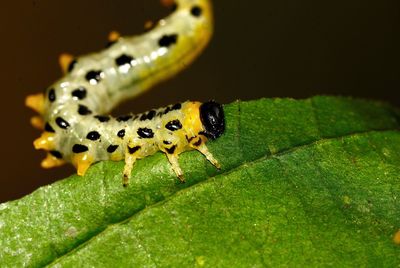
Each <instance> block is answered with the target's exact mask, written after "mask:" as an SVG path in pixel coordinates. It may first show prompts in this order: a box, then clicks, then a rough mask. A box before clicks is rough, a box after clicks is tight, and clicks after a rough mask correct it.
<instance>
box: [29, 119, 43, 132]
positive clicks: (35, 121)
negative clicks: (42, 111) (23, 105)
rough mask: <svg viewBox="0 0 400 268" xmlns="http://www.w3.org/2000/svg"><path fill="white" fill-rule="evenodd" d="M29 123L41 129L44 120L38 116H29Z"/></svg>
mask: <svg viewBox="0 0 400 268" xmlns="http://www.w3.org/2000/svg"><path fill="white" fill-rule="evenodd" d="M31 125H32V126H33V127H34V128H36V129H39V130H43V129H44V121H43V119H42V118H41V117H40V116H33V117H32V118H31Z"/></svg>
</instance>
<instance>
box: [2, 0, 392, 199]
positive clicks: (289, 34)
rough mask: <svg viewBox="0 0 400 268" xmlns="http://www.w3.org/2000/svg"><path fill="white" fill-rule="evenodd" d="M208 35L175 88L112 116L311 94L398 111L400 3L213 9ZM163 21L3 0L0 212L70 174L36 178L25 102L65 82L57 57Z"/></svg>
mask: <svg viewBox="0 0 400 268" xmlns="http://www.w3.org/2000/svg"><path fill="white" fill-rule="evenodd" d="M213 2H214V11H215V20H216V26H215V27H216V29H215V35H214V37H213V39H212V41H211V44H210V46H209V47H208V48H207V50H206V51H205V52H204V53H203V55H202V56H201V57H200V58H199V59H198V60H197V61H195V63H194V64H193V65H192V66H191V67H190V68H189V69H187V70H186V71H184V72H183V73H181V74H180V75H178V76H177V77H176V78H174V79H172V80H170V81H168V82H166V83H163V84H161V85H158V86H157V87H155V88H154V89H153V90H151V91H149V92H147V93H146V94H144V95H142V96H140V97H139V98H137V99H135V100H131V101H129V102H127V103H124V104H123V105H122V106H120V107H118V108H117V109H116V111H115V113H122V112H129V111H133V112H141V111H144V110H148V109H150V108H152V107H159V106H164V105H167V104H170V103H175V102H177V101H184V100H187V99H191V100H201V101H204V100H208V99H217V100H218V101H220V102H222V103H229V102H232V101H234V100H236V99H242V100H249V99H256V98H260V97H294V98H305V97H309V96H312V95H316V94H329V95H346V96H356V97H362V98H368V99H378V100H384V101H388V102H391V103H393V104H394V105H397V106H400V98H399V95H400V93H399V92H400V76H399V71H400V68H399V66H400V65H399V64H400V53H399V49H400V38H399V36H400V30H399V26H400V23H399V22H400V14H399V13H400V2H399V1H398V0H392V1H389V0H380V1H366V0H347V1H320V0H315V1H308V0H302V1H298V0H275V1H268V0H262V1H261V0H259V1H239V0H230V1H221V0H215V1H213ZM166 14H168V11H167V10H166V9H164V8H163V7H161V6H160V5H159V3H158V1H157V0H151V1H149V0H130V1H116V0H113V1H110V0H108V1H105V0H85V1H82V0H68V1H65V0H63V1H54V0H36V1H27V0H20V1H4V2H3V3H2V5H1V9H0V25H1V26H0V31H1V32H0V34H1V42H0V51H1V52H2V57H1V63H0V74H1V76H0V77H1V93H2V98H1V100H2V102H1V105H0V109H1V115H2V131H1V142H2V144H1V156H0V157H1V161H0V163H1V175H0V177H1V179H0V202H2V201H6V200H11V199H15V198H19V197H21V196H23V195H26V194H28V193H30V192H32V191H33V190H35V189H37V188H38V187H39V186H41V185H46V184H49V183H51V182H53V181H55V180H57V179H61V178H64V177H67V176H69V175H70V174H72V173H73V172H74V169H73V168H72V167H71V166H65V167H62V168H57V169H52V170H43V169H41V168H40V161H41V159H42V158H43V157H44V155H45V154H44V153H43V152H38V151H35V150H34V149H33V146H32V141H33V139H34V138H36V137H38V136H39V132H38V131H36V130H35V129H33V128H32V127H31V126H30V124H29V118H30V117H31V116H32V115H34V113H33V112H31V111H30V110H29V109H27V108H25V107H24V99H25V97H26V96H27V95H28V94H32V93H37V92H40V91H43V90H44V89H45V88H46V87H47V86H48V85H50V84H51V83H52V82H54V81H55V80H56V79H58V78H59V77H60V76H61V71H60V69H59V66H58V55H59V54H60V53H61V52H69V53H72V54H74V55H80V54H86V53H89V52H92V51H96V50H100V49H102V48H103V47H104V44H105V43H106V37H107V34H108V32H109V31H111V30H118V31H120V32H121V33H122V34H123V35H132V34H138V33H141V32H142V30H143V24H144V22H145V21H146V20H148V19H159V18H162V17H163V16H165V15H166Z"/></svg>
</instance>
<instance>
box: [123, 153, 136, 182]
mask: <svg viewBox="0 0 400 268" xmlns="http://www.w3.org/2000/svg"><path fill="white" fill-rule="evenodd" d="M135 162H136V157H134V156H133V155H131V154H129V153H128V154H126V156H125V167H124V176H123V181H122V185H123V186H124V187H126V186H128V184H129V178H130V177H131V172H132V168H133V165H134V164H135Z"/></svg>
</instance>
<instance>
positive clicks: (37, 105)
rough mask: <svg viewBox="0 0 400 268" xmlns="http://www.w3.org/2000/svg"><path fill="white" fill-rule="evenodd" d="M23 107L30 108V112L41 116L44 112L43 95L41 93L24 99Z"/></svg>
mask: <svg viewBox="0 0 400 268" xmlns="http://www.w3.org/2000/svg"><path fill="white" fill-rule="evenodd" d="M25 106H27V107H29V108H31V109H32V110H34V111H36V112H38V113H39V114H43V112H44V95H43V93H39V94H33V95H29V96H28V97H26V99H25Z"/></svg>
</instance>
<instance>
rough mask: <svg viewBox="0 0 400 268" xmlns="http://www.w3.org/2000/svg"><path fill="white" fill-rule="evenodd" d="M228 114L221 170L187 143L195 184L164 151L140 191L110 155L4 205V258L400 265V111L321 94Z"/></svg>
mask: <svg viewBox="0 0 400 268" xmlns="http://www.w3.org/2000/svg"><path fill="white" fill-rule="evenodd" d="M224 110H225V114H226V124H227V129H226V132H225V134H224V135H223V136H222V137H220V138H218V139H217V140H215V141H213V142H209V143H208V146H209V148H210V151H212V153H213V154H214V156H215V157H216V158H217V159H219V161H220V162H221V164H222V169H221V170H219V171H218V170H216V169H215V168H214V167H213V166H212V165H211V164H209V163H208V162H207V161H206V160H205V159H204V158H203V156H201V155H200V154H199V153H198V152H195V151H191V152H186V153H184V154H182V155H181V158H180V163H181V166H182V168H183V170H184V171H185V175H186V179H187V182H186V183H185V184H181V183H179V181H178V180H177V179H176V177H175V176H174V174H173V172H172V170H171V169H170V166H169V164H168V161H167V160H166V158H165V156H164V155H162V154H161V153H157V154H155V155H154V156H151V157H148V158H146V159H143V160H140V161H138V162H137V164H136V165H135V167H134V171H133V175H132V178H131V180H130V185H129V187H127V188H124V187H123V186H122V181H121V174H122V168H123V162H101V163H98V164H96V165H95V166H94V167H92V168H91V169H90V170H89V171H88V173H87V175H86V176H84V177H78V176H71V177H69V178H67V179H64V180H61V181H58V182H56V183H54V184H52V185H49V186H45V187H42V188H40V189H38V190H36V191H35V192H33V193H32V194H30V195H28V196H26V197H24V198H22V199H20V200H16V201H12V202H8V203H4V204H1V205H0V263H1V266H2V267H16V266H30V267H41V266H45V265H49V266H54V267H203V266H204V267H264V266H353V267H354V266H370V267H382V266H384V267H387V266H395V265H398V263H400V246H399V245H398V244H396V239H395V237H396V233H397V232H398V231H399V229H400V132H399V129H400V128H399V126H400V122H399V121H400V113H399V111H398V110H397V109H395V108H393V107H390V106H389V105H386V104H382V103H377V102H371V101H364V100H357V99H350V98H340V97H314V98H311V99H306V100H292V99H261V100H256V101H249V102H235V103H232V104H228V105H225V106H224ZM30 179H32V178H30ZM21 183H23V180H22V179H21ZM398 235H399V234H398ZM397 242H399V241H397Z"/></svg>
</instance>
